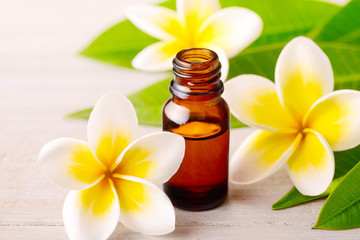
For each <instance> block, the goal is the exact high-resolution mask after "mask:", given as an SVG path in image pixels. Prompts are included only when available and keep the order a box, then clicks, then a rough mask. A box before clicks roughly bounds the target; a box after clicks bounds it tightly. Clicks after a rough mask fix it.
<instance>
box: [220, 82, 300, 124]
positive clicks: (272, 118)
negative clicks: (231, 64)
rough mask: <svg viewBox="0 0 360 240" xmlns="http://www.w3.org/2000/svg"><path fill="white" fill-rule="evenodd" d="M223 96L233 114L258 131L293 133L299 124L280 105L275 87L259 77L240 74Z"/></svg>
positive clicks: (226, 86) (229, 84) (228, 86)
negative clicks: (258, 129)
mask: <svg viewBox="0 0 360 240" xmlns="http://www.w3.org/2000/svg"><path fill="white" fill-rule="evenodd" d="M223 97H224V98H225V100H226V101H227V103H228V104H229V106H230V110H231V112H232V114H233V115H234V116H235V117H236V118H238V119H239V120H240V121H242V122H243V123H245V124H247V125H250V126H252V127H255V128H260V129H264V130H269V131H274V130H279V129H281V130H283V131H294V129H297V128H298V124H297V123H296V122H295V120H293V118H292V117H291V116H290V114H289V113H288V112H287V111H286V109H285V108H284V107H283V106H282V105H281V103H280V101H279V98H278V96H277V94H276V89H275V85H274V83H273V82H271V81H270V80H268V79H266V78H263V77H260V76H256V75H240V76H237V77H235V78H233V79H230V80H229V81H227V82H226V83H225V92H224V94H223Z"/></svg>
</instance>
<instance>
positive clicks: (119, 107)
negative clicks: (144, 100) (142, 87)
mask: <svg viewBox="0 0 360 240" xmlns="http://www.w3.org/2000/svg"><path fill="white" fill-rule="evenodd" d="M137 126H138V123H137V117H136V112H135V109H134V107H133V106H132V104H131V103H130V101H129V100H128V99H127V98H126V97H124V96H122V95H120V94H117V93H115V92H109V93H107V94H105V95H104V96H103V97H101V98H100V99H99V101H98V102H97V103H96V105H95V107H94V109H93V111H92V113H91V115H90V118H89V123H88V140H89V146H90V149H91V151H92V152H93V153H94V155H95V156H96V157H97V159H98V160H99V161H100V162H102V163H103V164H105V165H106V166H107V167H110V166H111V165H112V164H113V163H114V162H115V160H116V159H117V158H118V157H119V156H120V154H121V152H122V151H123V150H124V149H125V147H127V146H128V145H129V144H130V143H131V142H132V140H133V138H134V135H135V131H136V129H137Z"/></svg>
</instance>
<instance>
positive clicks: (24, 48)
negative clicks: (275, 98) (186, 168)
mask: <svg viewBox="0 0 360 240" xmlns="http://www.w3.org/2000/svg"><path fill="white" fill-rule="evenodd" d="M142 2H152V1H150V0H148V1H145V0H142V1H140V0H136V1H125V0H102V1H101V0H62V1H56V0H31V1H29V0H22V1H21V0H12V1H10V0H9V1H4V0H0V6H1V7H0V177H1V178H0V179H1V180H0V239H39V240H41V239H66V234H65V231H64V227H63V223H62V217H61V208H62V204H63V200H64V198H65V196H66V194H67V190H66V189H63V188H61V187H59V186H57V185H56V184H54V183H53V182H51V181H49V180H48V179H46V178H45V177H44V176H43V175H42V174H41V173H40V171H39V169H38V166H37V165H36V158H37V154H38V152H39V150H40V148H41V146H42V145H44V144H45V143H46V142H47V141H49V140H52V139H54V138H57V137H63V136H68V137H75V138H81V139H85V138H86V122H85V121H81V120H66V119H64V115H65V114H67V113H69V112H72V111H75V110H78V109H81V108H84V107H88V106H91V105H93V104H94V103H95V102H96V100H97V99H98V98H99V97H100V96H101V95H102V94H103V93H105V92H106V91H108V90H109V89H112V90H114V89H115V90H117V91H119V92H121V93H123V94H129V93H131V92H133V91H136V90H137V89H141V88H142V87H144V86H146V85H148V84H151V83H152V82H154V81H156V80H159V79H162V77H163V75H162V74H148V73H139V72H135V71H131V70H126V69H121V68H117V67H113V66H109V65H104V64H101V63H96V62H93V61H91V60H88V59H84V58H80V57H77V56H76V52H78V51H79V50H80V49H81V48H82V47H83V46H85V45H86V44H87V43H88V42H89V41H90V40H91V39H92V38H93V37H94V36H96V35H97V34H98V33H100V32H101V31H102V30H103V29H105V28H107V27H108V26H111V25H112V24H114V23H116V22H117V21H118V20H120V19H121V18H122V10H123V7H124V6H126V5H129V4H137V3H142ZM159 130H160V129H158V128H152V127H141V133H142V134H145V133H149V132H153V131H159ZM249 132H251V130H249V129H243V130H237V131H233V132H232V136H231V141H232V147H231V151H232V152H233V150H234V148H235V147H236V146H238V145H239V143H240V142H241V140H242V139H243V138H244V137H245V136H246V135H247V134H249ZM291 186H292V185H291V182H290V180H289V178H288V177H287V174H286V171H285V170H284V169H282V170H281V171H279V172H278V173H276V174H275V175H274V176H272V177H270V178H268V179H267V180H265V181H262V182H260V183H257V184H253V185H246V186H235V185H230V193H229V197H228V199H227V201H226V202H225V203H224V204H223V205H222V206H221V207H219V208H217V209H216V210H212V211H207V212H195V213H194V212H185V211H181V210H177V211H176V217H177V219H176V230H175V231H174V232H173V233H171V234H169V235H166V236H161V237H150V236H145V235H142V234H139V233H134V232H131V231H129V230H127V229H126V228H124V227H123V226H121V225H120V224H119V226H118V228H117V229H116V231H115V232H114V234H113V235H112V237H111V239H152V238H154V239H180V238H182V239H359V238H360V230H349V231H341V232H339V231H324V230H311V227H312V226H313V225H314V223H315V221H316V218H317V215H318V213H319V211H320V208H321V206H322V204H323V200H320V201H315V202H312V203H309V204H306V205H302V206H298V207H294V208H291V209H287V210H282V211H272V210H271V205H272V203H273V202H274V201H276V200H277V199H278V198H280V197H281V196H282V195H283V194H284V193H286V192H287V191H288V190H289V189H290V188H291Z"/></svg>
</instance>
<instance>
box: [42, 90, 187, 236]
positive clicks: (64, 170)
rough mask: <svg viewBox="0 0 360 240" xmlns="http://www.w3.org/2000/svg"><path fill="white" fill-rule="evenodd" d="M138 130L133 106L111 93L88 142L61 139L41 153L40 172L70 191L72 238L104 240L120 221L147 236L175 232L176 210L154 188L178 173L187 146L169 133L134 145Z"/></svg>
mask: <svg viewBox="0 0 360 240" xmlns="http://www.w3.org/2000/svg"><path fill="white" fill-rule="evenodd" d="M136 129H137V118H136V113H135V110H134V108H133V106H132V105H131V103H130V101H129V100H128V99H127V98H125V97H123V96H121V95H117V94H115V93H108V94H107V95H105V96H103V97H102V98H101V99H100V100H99V101H98V102H97V104H96V106H95V107H94V110H93V111H92V113H91V116H90V119H89V123H88V143H86V142H84V141H81V140H77V139H71V138H60V139H56V140H54V141H51V142H49V143H48V144H46V145H45V146H44V147H43V148H42V149H41V151H40V154H39V159H38V163H39V165H40V167H41V169H42V171H43V172H44V173H45V174H46V175H47V176H48V177H49V178H50V179H52V180H53V181H55V182H56V183H58V184H60V185H62V186H64V187H66V188H69V189H71V191H70V193H69V194H68V196H67V197H66V200H65V203H64V207H63V219H64V225H65V228H66V232H67V234H68V236H69V237H70V239H86V240H91V239H94V240H99V239H106V238H108V237H109V236H110V235H111V234H112V232H113V231H114V229H115V227H116V225H117V224H118V222H119V220H120V222H121V223H122V224H123V225H125V226H126V227H128V228H130V229H132V230H134V231H139V232H142V233H145V234H152V235H160V234H166V233H169V232H171V231H173V230H174V227H175V213H174V208H173V206H172V204H171V202H170V200H169V199H168V197H167V196H166V195H165V194H164V192H163V191H161V190H160V189H159V188H158V187H157V186H156V185H155V184H160V183H164V182H166V181H168V180H169V178H170V177H171V176H172V175H173V174H174V173H175V172H176V171H177V169H178V168H179V166H180V164H181V161H182V159H183V155H184V151H185V141H184V139H183V138H182V137H181V136H179V135H176V134H173V133H167V132H160V133H155V134H150V135H146V136H144V137H141V138H139V139H137V140H135V141H133V140H134V135H135V131H136Z"/></svg>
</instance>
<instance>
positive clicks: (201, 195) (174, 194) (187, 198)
mask: <svg viewBox="0 0 360 240" xmlns="http://www.w3.org/2000/svg"><path fill="white" fill-rule="evenodd" d="M227 190H228V184H227V180H226V181H224V182H222V183H220V184H217V185H212V186H201V187H179V186H174V185H172V184H170V183H168V182H167V183H165V184H164V191H165V193H166V194H167V195H168V197H169V198H170V200H171V202H172V204H173V205H174V206H175V207H177V208H180V209H183V210H188V211H205V210H210V209H213V208H216V207H218V206H219V205H220V204H221V203H223V202H224V201H225V199H226V196H227Z"/></svg>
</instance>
